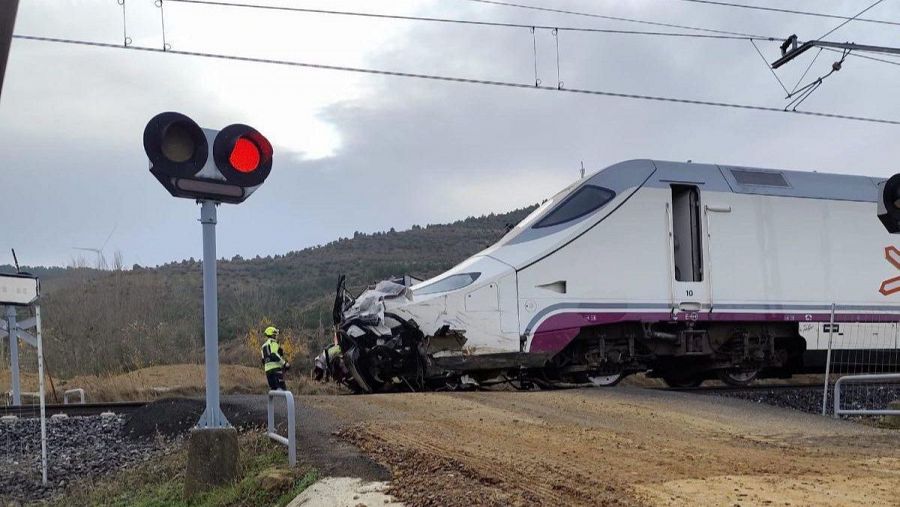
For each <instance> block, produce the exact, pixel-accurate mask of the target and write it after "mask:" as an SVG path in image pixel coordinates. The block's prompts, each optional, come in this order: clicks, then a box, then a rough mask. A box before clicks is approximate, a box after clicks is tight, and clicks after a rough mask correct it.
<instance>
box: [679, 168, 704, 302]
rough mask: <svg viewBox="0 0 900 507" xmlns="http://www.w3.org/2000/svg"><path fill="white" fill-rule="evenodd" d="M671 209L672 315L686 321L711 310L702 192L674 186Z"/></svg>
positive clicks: (690, 187) (692, 186) (688, 186)
mask: <svg viewBox="0 0 900 507" xmlns="http://www.w3.org/2000/svg"><path fill="white" fill-rule="evenodd" d="M671 190H672V195H671V198H672V201H671V206H670V208H669V210H670V213H669V217H670V220H669V222H670V223H669V257H670V259H671V264H672V273H671V274H672V281H671V283H672V312H673V313H674V314H676V315H678V314H682V313H686V314H687V316H686V318H690V317H691V316H692V315H694V314H698V313H699V312H700V311H703V310H704V309H706V310H708V309H709V294H708V289H707V284H706V283H705V278H706V272H705V271H706V270H705V268H704V266H705V264H704V261H705V259H704V255H703V220H702V216H703V215H702V212H701V207H700V206H701V204H700V189H699V188H698V187H697V186H695V185H672V186H671Z"/></svg>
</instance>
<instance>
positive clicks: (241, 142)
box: [228, 137, 260, 173]
mask: <svg viewBox="0 0 900 507" xmlns="http://www.w3.org/2000/svg"><path fill="white" fill-rule="evenodd" d="M259 160H260V154H259V147H257V146H256V143H254V142H253V141H251V140H250V139H247V138H246V137H241V138H238V140H237V141H236V142H235V143H234V148H232V149H231V155H229V157H228V161H229V162H231V167H234V169H235V170H237V171H239V172H242V173H252V172H253V171H255V170H256V169H257V168H258V167H259Z"/></svg>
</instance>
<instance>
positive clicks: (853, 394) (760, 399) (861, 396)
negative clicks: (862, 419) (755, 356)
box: [704, 384, 900, 414]
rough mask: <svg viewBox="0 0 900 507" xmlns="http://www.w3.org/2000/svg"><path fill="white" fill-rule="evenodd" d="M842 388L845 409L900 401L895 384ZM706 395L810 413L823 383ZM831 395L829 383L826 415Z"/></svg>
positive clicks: (817, 410) (816, 410) (818, 408)
mask: <svg viewBox="0 0 900 507" xmlns="http://www.w3.org/2000/svg"><path fill="white" fill-rule="evenodd" d="M841 391H842V394H841V407H842V408H845V409H885V408H887V406H888V403H890V402H892V401H895V400H900V385H898V384H869V385H854V384H848V385H846V386H844V387H843V388H842V390H841ZM704 394H706V393H704ZM708 394H710V395H714V396H723V397H727V398H739V399H742V400H748V401H753V402H756V403H765V404H766V405H773V406H776V407H782V408H792V409H794V410H800V411H801V412H807V413H810V414H821V413H822V386H813V387H809V386H804V387H796V388H785V387H777V388H771V389H764V388H754V389H746V390H745V389H735V390H725V391H709V392H708ZM833 395H834V386H833V385H832V386H829V387H828V403H827V405H826V408H827V412H828V413H829V414H832V413H833V410H834V399H833V398H832V396H833Z"/></svg>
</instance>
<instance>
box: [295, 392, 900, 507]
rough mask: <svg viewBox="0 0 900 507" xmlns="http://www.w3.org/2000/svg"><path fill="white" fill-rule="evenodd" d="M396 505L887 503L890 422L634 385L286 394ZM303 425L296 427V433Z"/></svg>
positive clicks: (891, 486) (895, 440) (898, 457)
mask: <svg viewBox="0 0 900 507" xmlns="http://www.w3.org/2000/svg"><path fill="white" fill-rule="evenodd" d="M298 401H299V402H300V403H301V405H303V406H305V408H301V409H300V410H301V419H300V425H301V427H302V425H303V419H302V414H303V411H304V410H308V411H311V412H312V413H316V414H319V415H320V417H321V416H324V415H325V414H327V416H328V418H329V419H331V418H332V417H333V418H334V419H333V421H340V424H338V426H339V427H341V426H342V427H344V428H345V429H343V430H341V431H340V432H339V433H338V435H339V438H341V439H343V440H344V441H345V442H351V443H353V444H355V445H356V446H358V447H359V448H361V449H362V450H363V453H364V454H366V455H368V456H369V457H371V458H372V459H374V460H375V461H377V462H379V463H381V464H383V465H385V466H386V467H387V468H388V469H389V470H390V471H391V475H392V490H391V492H392V494H394V495H395V496H396V497H398V498H399V499H400V500H402V501H404V502H406V503H407V505H442V506H443V505H459V506H468V505H741V506H746V505H794V506H796V505H816V506H823V505H894V506H897V505H900V433H898V432H890V431H885V430H878V429H874V428H870V427H866V426H861V425H858V424H853V423H848V422H840V421H834V420H831V419H826V418H822V417H817V416H810V415H806V414H802V413H799V412H795V411H791V410H785V409H777V408H772V407H768V406H764V405H756V404H752V403H748V402H744V401H740V400H731V399H723V398H717V397H707V396H697V395H691V394H685V393H672V392H659V391H651V390H645V389H638V388H628V387H620V388H614V389H587V390H576V391H556V392H533V393H518V392H487V393H484V392H482V393H426V394H393V395H372V396H308V397H299V398H298ZM301 431H302V430H301Z"/></svg>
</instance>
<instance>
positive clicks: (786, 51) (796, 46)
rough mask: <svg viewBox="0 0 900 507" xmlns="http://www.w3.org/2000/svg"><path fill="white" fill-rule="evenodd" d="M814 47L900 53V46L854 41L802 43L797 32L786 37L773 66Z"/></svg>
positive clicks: (784, 62) (812, 41)
mask: <svg viewBox="0 0 900 507" xmlns="http://www.w3.org/2000/svg"><path fill="white" fill-rule="evenodd" d="M812 48H826V49H840V50H842V51H866V52H870V53H885V54H891V55H900V48H892V47H885V46H870V45H867V44H856V43H854V42H828V41H824V40H810V41H806V42H803V43H800V42H799V41H798V40H797V34H794V35H791V36H790V37H788V38H787V39H785V41H784V43H783V44H782V45H781V58H779V59H777V60H775V61H774V62H772V68H773V69H777V68H778V67H781V66H782V65H784V64H786V63H788V62H789V61H791V60H793V59H794V58H797V57H798V56H800V55H802V54H803V53H805V52H807V51H808V50H810V49H812Z"/></svg>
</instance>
